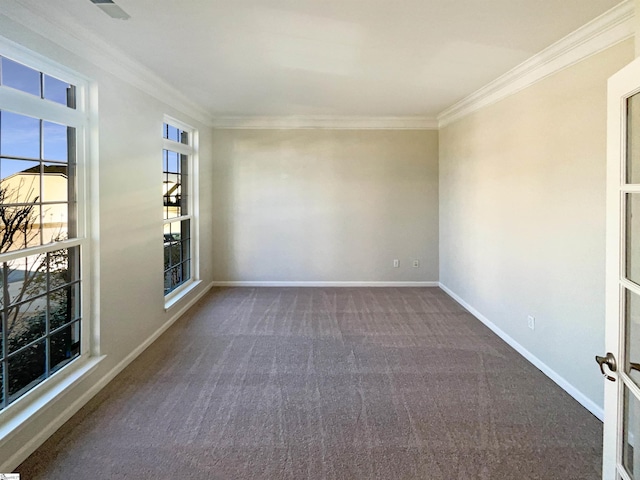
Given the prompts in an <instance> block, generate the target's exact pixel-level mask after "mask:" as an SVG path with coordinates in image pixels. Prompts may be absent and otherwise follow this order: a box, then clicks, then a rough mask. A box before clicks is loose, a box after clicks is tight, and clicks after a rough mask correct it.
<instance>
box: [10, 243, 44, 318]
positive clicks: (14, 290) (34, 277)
mask: <svg viewBox="0 0 640 480" xmlns="http://www.w3.org/2000/svg"><path fill="white" fill-rule="evenodd" d="M5 265H6V268H7V273H8V275H7V289H8V293H9V304H10V305H13V304H16V303H19V302H24V301H25V300H28V299H29V298H34V297H38V296H40V295H43V294H44V293H45V292H46V291H47V255H46V254H44V253H41V254H39V255H30V256H28V257H24V258H19V259H16V260H12V261H10V262H6V263H5Z"/></svg>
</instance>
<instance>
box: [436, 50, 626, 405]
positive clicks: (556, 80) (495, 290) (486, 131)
mask: <svg viewBox="0 0 640 480" xmlns="http://www.w3.org/2000/svg"><path fill="white" fill-rule="evenodd" d="M633 50H634V45H633V41H632V40H628V41H626V42H624V43H622V44H618V45H616V46H614V47H612V48H610V49H608V50H606V51H604V52H602V53H600V54H598V55H596V56H593V57H590V58H588V59H587V60H585V61H583V62H581V63H579V64H576V65H574V66H572V67H570V68H567V69H565V70H563V71H561V72H559V73H557V74H555V75H553V76H551V77H549V78H547V79H545V80H543V81H541V82H539V83H536V84H535V85H533V86H531V87H529V88H527V89H526V90H524V91H521V92H519V93H517V94H515V95H513V96H511V97H509V98H507V99H504V100H502V101H500V102H499V103H497V104H494V105H492V106H489V107H487V108H484V109H482V110H480V111H478V112H476V113H473V114H471V115H469V116H467V117H466V118H464V119H462V120H460V121H457V122H455V123H453V124H451V125H449V126H447V127H445V128H443V129H442V130H441V132H440V191H441V195H440V279H441V282H442V283H443V284H444V285H445V286H447V287H448V288H450V289H451V290H452V291H453V292H455V293H456V294H458V295H459V296H460V297H461V298H463V299H464V300H465V301H466V302H467V303H469V304H470V305H471V306H473V307H474V308H475V309H477V310H478V311H479V312H480V313H481V314H483V315H484V316H485V317H487V318H488V319H489V320H491V321H492V322H494V323H495V324H496V325H497V326H498V327H499V328H501V329H502V330H503V331H504V332H506V333H507V334H508V335H510V336H511V337H513V338H514V339H515V340H516V341H517V342H519V343H520V344H521V345H522V346H524V347H525V348H526V349H527V350H529V351H530V352H531V353H533V354H534V355H535V356H536V357H538V358H539V359H540V360H542V362H544V363H545V364H546V365H548V366H549V367H550V368H551V369H552V370H554V371H555V372H557V373H558V374H559V375H560V376H561V377H563V378H564V379H565V380H567V381H568V382H569V383H570V384H572V385H573V386H574V387H575V388H577V389H578V390H579V391H580V392H582V393H583V394H584V395H586V396H587V397H588V398H589V399H591V400H592V401H593V402H595V403H596V404H597V405H600V406H601V405H602V400H603V394H602V377H601V376H600V375H599V373H598V369H597V368H596V365H595V363H594V361H593V357H594V355H596V354H599V352H603V351H604V291H605V288H604V267H605V166H606V83H607V78H608V77H609V76H610V75H612V74H613V73H614V72H616V71H617V70H619V69H620V68H622V67H623V66H624V65H625V64H626V63H628V62H629V61H630V60H631V59H632V58H633V55H634V51H633ZM527 315H534V316H535V317H536V328H535V330H534V331H531V330H529V329H528V327H527Z"/></svg>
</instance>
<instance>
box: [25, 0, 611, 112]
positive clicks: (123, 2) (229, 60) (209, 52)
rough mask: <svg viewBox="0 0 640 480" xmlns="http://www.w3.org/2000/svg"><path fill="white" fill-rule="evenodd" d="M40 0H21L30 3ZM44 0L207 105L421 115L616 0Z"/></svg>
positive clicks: (495, 74)
mask: <svg viewBox="0 0 640 480" xmlns="http://www.w3.org/2000/svg"><path fill="white" fill-rule="evenodd" d="M40 2H42V0H22V3H25V4H28V3H39V4H40V7H42V3H40ZM116 3H117V4H118V5H120V6H121V7H122V8H123V9H124V10H125V11H126V12H127V13H129V15H130V16H131V18H130V19H129V20H126V21H122V20H115V19H112V18H110V17H108V16H107V15H106V14H105V13H103V12H102V11H101V10H99V9H98V8H97V7H95V6H94V5H93V4H92V3H90V1H89V0H47V2H46V8H52V9H56V10H57V11H58V12H64V13H65V14H66V15H68V18H71V19H73V20H75V21H77V22H78V24H80V25H82V26H84V27H85V28H87V29H89V30H90V31H92V32H93V33H94V34H96V35H97V36H99V37H101V38H102V39H104V40H106V41H108V42H109V43H110V44H111V45H113V46H114V47H116V48H119V49H121V50H122V51H123V52H125V53H126V54H127V55H128V56H130V57H132V58H133V59H135V60H137V61H138V62H140V63H141V64H143V65H144V66H146V67H148V68H149V69H151V70H152V71H154V72H156V73H157V74H158V75H159V76H160V77H161V78H162V79H164V80H165V81H166V82H168V83H169V84H171V85H174V86H175V87H177V88H179V89H181V90H182V91H183V92H184V93H185V94H186V95H187V96H188V97H190V98H191V99H193V100H194V101H196V102H197V103H198V104H199V105H201V106H202V107H204V108H205V109H207V110H208V111H209V112H210V113H211V114H212V115H215V116H222V115H238V116H245V115H246V116H254V115H263V116H278V115H330V116H372V117H380V116H426V117H435V116H436V115H437V114H438V113H439V112H441V111H442V110H444V109H445V108H446V107H448V106H450V105H452V104H453V103H455V102H456V101H458V100H460V99H461V98H463V97H465V96H466V95H468V94H470V93H472V92H473V91H475V90H477V89H478V88H480V87H482V86H483V85H485V84H486V83H488V82H489V81H491V80H493V79H495V78H497V77H498V76H500V75H502V74H503V73H505V72H507V71H508V70H510V69H511V68H513V67H514V66H516V65H518V64H519V63H521V62H523V61H524V60H526V59H527V58H529V57H531V56H532V55H534V54H535V53H537V52H539V51H540V50H542V49H543V48H545V47H547V46H549V45H551V44H552V43H554V42H555V41H557V40H559V39H560V38H562V37H564V36H565V35H567V34H569V33H570V32H572V31H574V30H575V29H577V28H578V27H580V26H582V25H583V24H585V23H586V22H588V21H589V20H591V19H593V18H595V17H597V16H598V15H600V14H602V13H604V12H605V11H607V10H608V9H610V8H611V7H613V6H615V5H616V4H617V3H619V0H116Z"/></svg>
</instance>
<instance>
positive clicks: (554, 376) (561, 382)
mask: <svg viewBox="0 0 640 480" xmlns="http://www.w3.org/2000/svg"><path fill="white" fill-rule="evenodd" d="M440 288H441V289H442V290H444V291H445V292H447V294H449V296H451V297H452V298H453V299H454V300H455V301H456V302H458V303H459V304H460V305H462V306H463V307H464V308H466V309H467V310H468V311H469V313H471V314H472V315H473V316H474V317H476V318H477V319H478V320H480V321H481V322H482V323H484V324H485V325H486V326H487V327H489V329H491V331H493V333H495V334H496V335H498V336H499V337H500V338H501V339H502V340H504V341H505V342H506V343H507V344H508V345H510V346H511V347H512V348H513V349H514V350H515V351H517V352H518V353H519V354H520V355H522V356H523V357H524V358H526V359H527V360H529V362H531V363H532V364H533V365H534V366H535V367H536V368H538V370H540V371H541V372H542V373H544V374H545V375H546V376H547V377H549V378H550V379H551V380H553V381H554V382H556V383H557V384H558V386H559V387H560V388H562V389H563V390H564V391H565V392H567V393H568V394H569V395H571V396H572V397H573V398H574V399H575V400H576V401H577V402H578V403H580V404H581V405H582V406H583V407H584V408H586V409H587V410H589V411H590V412H591V413H592V414H593V415H595V416H596V417H597V418H598V419H599V420H600V421H604V409H603V408H602V407H600V406H598V405H597V404H596V403H595V402H593V401H592V400H591V399H590V398H588V397H587V396H586V395H585V394H583V393H582V392H581V391H580V390H578V389H577V388H576V387H574V386H573V385H572V384H571V383H569V382H568V381H567V380H565V379H564V378H563V377H562V376H560V375H559V374H558V373H557V372H555V371H554V370H553V369H552V368H550V367H549V366H548V365H547V364H545V363H544V362H543V361H542V360H540V359H539V358H538V357H536V356H535V355H534V354H533V353H531V352H530V351H529V350H527V349H526V348H524V347H523V346H522V345H520V344H519V343H518V342H517V341H515V340H514V339H513V338H512V337H511V336H509V335H507V334H506V333H505V332H504V331H503V330H501V329H500V328H499V327H498V326H497V325H496V324H495V323H493V322H492V321H491V320H489V319H488V318H487V317H485V316H484V315H482V314H481V313H480V312H479V311H477V310H476V309H475V308H473V307H472V306H471V305H469V304H468V303H467V302H465V301H464V300H463V299H462V298H460V297H459V296H458V295H457V294H455V293H454V292H453V291H451V289H449V288H448V287H447V286H445V285H443V284H442V283H440Z"/></svg>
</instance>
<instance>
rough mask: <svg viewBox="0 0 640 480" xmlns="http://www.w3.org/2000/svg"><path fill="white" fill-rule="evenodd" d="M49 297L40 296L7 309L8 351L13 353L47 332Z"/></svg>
mask: <svg viewBox="0 0 640 480" xmlns="http://www.w3.org/2000/svg"><path fill="white" fill-rule="evenodd" d="M46 308H47V297H38V298H35V299H33V300H32V301H30V302H27V303H21V304H19V305H16V306H15V307H11V308H9V309H8V310H7V313H6V315H7V353H8V354H11V353H12V352H15V351H16V350H19V349H21V348H22V347H24V346H25V345H28V344H29V343H31V342H33V341H34V340H37V339H38V338H40V337H43V336H44V335H45V333H46V331H45V325H46V322H45V320H46V318H45V317H46V314H45V310H46Z"/></svg>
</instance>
